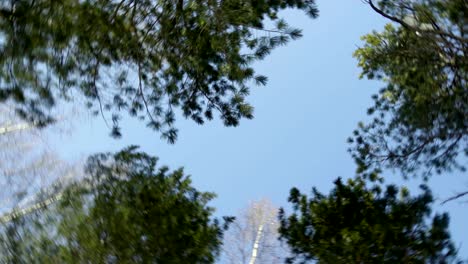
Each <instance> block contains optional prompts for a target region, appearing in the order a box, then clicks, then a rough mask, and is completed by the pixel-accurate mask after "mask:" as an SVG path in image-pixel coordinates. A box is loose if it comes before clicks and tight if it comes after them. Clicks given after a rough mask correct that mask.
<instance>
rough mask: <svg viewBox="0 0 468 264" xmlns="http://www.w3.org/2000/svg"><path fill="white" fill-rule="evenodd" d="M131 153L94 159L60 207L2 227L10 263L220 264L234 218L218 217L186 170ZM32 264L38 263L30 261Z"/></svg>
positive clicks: (64, 194) (208, 195) (209, 195)
mask: <svg viewBox="0 0 468 264" xmlns="http://www.w3.org/2000/svg"><path fill="white" fill-rule="evenodd" d="M156 165H157V159H156V158H155V157H151V156H149V155H147V154H145V153H142V152H138V151H137V149H136V148H135V147H129V148H127V149H124V150H123V151H121V152H119V153H116V154H113V155H112V154H98V155H95V156H92V157H91V158H90V159H89V162H88V164H87V172H88V174H89V178H88V180H87V181H85V182H80V183H78V184H76V185H72V186H69V187H67V189H66V190H65V191H63V192H62V194H61V196H62V197H63V198H61V199H60V202H57V203H55V204H53V205H52V206H51V207H50V208H48V209H43V210H45V211H42V212H40V213H39V214H37V216H36V217H34V214H32V215H24V216H22V217H19V218H15V219H13V221H11V222H9V223H7V224H6V226H4V227H3V229H2V231H4V232H2V233H3V234H2V235H3V236H2V237H1V238H2V239H0V242H2V243H0V250H2V251H1V254H0V255H2V258H3V260H4V261H6V263H11V261H13V260H17V262H14V263H36V261H38V260H41V261H45V262H41V263H51V262H54V263H57V261H58V262H61V263H89V262H92V263H214V261H215V259H216V258H217V256H218V255H219V251H220V249H221V244H222V237H223V232H224V230H225V228H226V227H227V224H228V223H229V222H230V221H231V219H230V218H225V222H224V223H222V222H220V221H218V220H217V219H214V218H213V217H212V214H213V212H214V209H213V208H211V207H209V206H207V203H208V202H209V201H210V200H211V199H212V198H213V197H214V194H212V193H206V192H199V191H198V190H196V189H195V188H193V187H192V186H191V181H190V179H189V177H187V176H185V175H184V172H183V170H182V169H178V170H175V171H172V172H170V171H169V169H168V168H167V167H159V168H157V167H156ZM31 261H32V262H31Z"/></svg>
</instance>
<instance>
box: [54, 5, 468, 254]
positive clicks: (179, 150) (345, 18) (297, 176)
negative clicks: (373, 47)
mask: <svg viewBox="0 0 468 264" xmlns="http://www.w3.org/2000/svg"><path fill="white" fill-rule="evenodd" d="M317 3H318V7H319V10H320V16H319V18H318V19H316V20H311V19H309V18H308V17H306V15H305V14H303V13H300V12H292V11H291V12H285V13H283V15H284V17H285V18H286V20H287V21H288V23H289V24H290V25H291V26H295V27H299V28H302V29H303V33H304V37H303V38H301V39H299V40H297V41H294V42H290V43H289V44H288V45H287V46H284V47H280V48H278V49H276V50H275V51H274V52H273V53H272V55H270V56H269V57H267V59H266V60H264V61H263V62H261V63H258V64H257V65H256V70H257V72H258V73H262V74H264V75H266V76H268V78H269V82H268V85H267V86H266V87H259V88H253V89H252V93H251V96H250V98H249V101H250V102H251V103H252V104H253V105H254V107H255V118H254V119H253V120H243V121H242V122H241V124H240V126H238V127H235V128H227V127H224V126H223V125H222V122H220V121H219V120H215V121H212V122H210V123H207V124H205V125H203V126H199V125H196V124H195V123H194V122H192V121H187V120H183V119H181V118H179V119H178V121H177V127H178V128H179V131H180V133H179V139H178V141H177V142H176V144H175V145H169V144H167V143H166V142H165V141H162V140H160V137H159V134H158V133H156V132H154V131H151V130H149V129H147V128H146V127H145V125H144V124H143V123H140V122H138V121H137V120H125V121H124V122H123V123H122V127H123V131H122V132H123V138H122V139H120V140H115V139H112V138H110V137H109V136H108V135H109V132H110V131H109V130H108V129H107V127H105V125H104V122H103V120H102V119H101V118H99V117H98V118H95V119H92V120H90V121H86V122H82V123H83V124H79V125H76V130H75V133H74V134H73V135H72V136H71V138H63V139H60V140H59V139H57V140H56V144H57V146H56V147H57V148H58V149H59V151H60V152H61V153H62V154H63V155H64V156H65V157H67V159H70V160H73V159H76V158H80V157H83V156H87V155H89V154H91V153H95V152H102V151H115V150H119V149H121V148H123V147H124V146H127V145H130V144H132V145H140V146H141V149H142V150H144V151H147V152H148V153H150V154H152V155H157V156H159V157H160V164H162V165H169V166H170V167H171V168H176V167H180V166H184V167H185V168H186V173H188V174H190V175H192V180H193V182H194V184H195V186H196V187H197V188H199V189H200V190H203V191H212V192H215V193H217V195H218V197H217V198H216V199H215V200H214V201H213V202H212V205H213V206H214V207H216V208H217V215H220V216H221V215H235V214H236V213H237V212H238V210H239V209H241V208H243V207H245V206H246V205H247V204H248V202H249V201H252V200H257V199H260V198H264V197H266V198H269V199H271V200H272V201H273V202H274V203H276V204H277V205H278V206H287V197H288V193H289V190H290V188H291V187H298V188H299V189H301V190H303V191H305V192H308V191H309V190H310V189H311V188H312V187H313V186H316V187H317V188H318V189H319V190H321V191H322V192H328V191H329V190H330V189H331V188H332V182H333V180H334V179H336V178H337V177H338V176H341V177H344V178H347V177H352V176H354V172H355V169H356V166H355V165H354V162H353V160H352V159H351V157H350V155H349V153H348V152H347V148H348V145H347V143H346V139H347V137H349V136H350V135H351V133H352V131H353V129H354V128H355V127H356V124H357V122H358V121H360V120H365V119H366V109H367V107H369V106H371V104H372V101H371V99H370V96H371V95H372V94H373V93H376V92H377V91H378V89H379V88H380V87H381V86H382V84H381V83H378V82H371V81H367V80H359V78H358V76H359V73H360V70H359V68H357V66H356V65H357V62H356V60H355V59H354V58H353V57H352V53H353V51H354V50H355V49H356V48H357V47H358V46H359V45H360V44H361V41H360V36H362V35H364V34H366V33H370V32H371V31H372V30H381V29H382V28H383V25H384V24H385V23H386V22H387V21H386V20H384V19H383V18H382V17H380V16H379V15H378V14H376V13H375V12H373V11H372V10H371V9H370V8H369V7H368V6H367V5H365V4H364V3H363V2H362V1H359V0H351V1H350V0H335V1H325V0H321V1H318V2H317ZM386 175H388V178H387V182H396V183H398V184H409V185H410V186H412V187H413V188H414V189H416V188H415V187H416V186H417V185H418V184H419V183H420V181H419V180H413V181H411V182H403V180H402V178H401V177H400V176H399V175H395V176H392V175H393V174H392V173H391V172H388V173H386ZM461 176H466V175H462V174H461V173H458V174H454V175H444V176H436V177H434V178H432V179H431V180H430V185H431V186H432V188H433V191H434V194H435V197H436V198H438V199H440V200H442V199H443V198H447V197H449V196H450V195H453V194H454V193H455V192H456V191H462V190H464V189H466V188H468V179H467V178H466V177H461ZM440 200H438V201H437V202H436V203H437V206H436V209H437V211H448V212H449V213H450V216H451V230H452V235H453V238H454V240H455V242H456V243H457V244H456V245H457V246H459V247H460V253H461V256H462V257H464V258H467V257H468V210H467V209H468V203H463V201H465V200H466V199H465V200H463V199H462V200H460V201H454V202H451V203H449V204H446V205H444V206H439V204H440ZM462 242H464V243H462Z"/></svg>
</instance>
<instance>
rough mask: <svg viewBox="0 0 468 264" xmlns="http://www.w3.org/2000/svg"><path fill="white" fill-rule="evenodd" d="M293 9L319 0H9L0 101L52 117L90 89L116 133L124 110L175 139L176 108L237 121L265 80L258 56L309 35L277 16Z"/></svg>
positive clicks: (199, 117)
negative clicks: (252, 90)
mask: <svg viewBox="0 0 468 264" xmlns="http://www.w3.org/2000/svg"><path fill="white" fill-rule="evenodd" d="M288 8H297V9H300V10H304V11H305V12H306V13H307V14H308V15H309V16H311V17H313V18H315V17H316V16H317V13H318V11H317V9H316V6H315V3H314V0H262V1H258V0H255V1H253V0H249V1H245V0H222V1H217V0H216V1H215V0H177V1H173V0H171V1H169V0H138V1H136V0H85V1H81V0H60V1H49V0H21V1H17V0H6V1H2V3H1V4H0V54H1V55H0V67H1V69H2V70H1V71H0V100H2V101H4V100H7V99H10V100H13V101H15V102H16V103H18V111H19V113H20V114H21V115H22V117H23V118H27V119H30V120H35V121H37V122H38V123H39V124H42V125H46V124H47V123H48V122H51V121H52V117H51V116H49V115H48V114H47V112H46V111H47V110H48V109H50V108H51V107H53V106H54V104H55V102H56V101H57V99H58V98H61V99H76V98H80V97H81V96H79V95H82V96H84V98H85V99H86V100H87V101H88V106H90V107H92V109H94V110H95V113H96V114H98V113H99V112H101V113H103V112H107V111H109V112H110V113H112V121H113V130H112V133H113V135H114V136H120V130H119V126H118V123H119V122H118V121H119V119H120V118H121V112H122V111H127V112H128V113H129V114H130V115H131V116H135V117H139V118H141V119H147V125H148V126H149V127H151V128H153V129H155V130H160V131H161V132H162V136H163V137H165V138H167V139H168V140H169V141H170V142H174V141H175V139H176V136H177V130H176V129H175V127H174V126H173V124H174V121H175V117H174V116H175V114H174V109H175V108H179V109H181V110H182V112H183V115H184V116H185V117H187V118H191V119H193V120H194V121H195V122H197V123H200V124H201V123H203V122H205V120H211V119H212V118H213V112H214V111H217V112H219V113H220V117H221V119H222V120H223V121H224V123H225V125H228V126H235V125H237V124H238V122H239V120H240V119H241V118H252V114H253V108H252V106H251V105H249V104H248V103H247V102H246V101H245V98H246V96H247V95H248V94H249V86H250V85H251V84H253V83H255V82H256V83H257V85H264V84H265V83H266V77H264V76H261V75H256V74H255V71H254V69H253V68H252V64H253V63H254V62H255V61H258V60H262V59H263V58H265V56H267V55H268V54H269V53H270V52H271V50H272V49H274V48H275V47H278V46H280V45H284V44H286V43H287V42H288V41H289V40H291V39H296V38H298V37H300V36H301V31H300V30H298V29H294V28H291V27H289V26H288V24H287V23H286V22H285V21H284V20H282V19H280V18H279V17H278V12H279V11H281V10H284V9H288ZM267 21H268V24H270V22H273V24H275V25H276V27H275V28H272V29H269V28H266V27H265V25H264V24H265V22H267ZM76 91H78V93H76Z"/></svg>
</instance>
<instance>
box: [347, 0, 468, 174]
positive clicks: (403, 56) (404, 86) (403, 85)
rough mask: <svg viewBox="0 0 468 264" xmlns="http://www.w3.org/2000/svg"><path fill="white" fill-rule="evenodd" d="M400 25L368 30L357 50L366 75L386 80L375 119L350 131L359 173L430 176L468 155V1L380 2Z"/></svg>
mask: <svg viewBox="0 0 468 264" xmlns="http://www.w3.org/2000/svg"><path fill="white" fill-rule="evenodd" d="M369 4H370V5H371V7H372V8H373V9H374V10H375V11H376V12H377V13H379V14H381V15H382V16H384V17H386V18H388V19H390V20H391V21H392V22H396V23H397V26H395V25H394V24H388V25H386V26H385V29H384V30H383V32H373V33H371V34H369V35H366V36H364V37H363V40H364V46H362V47H361V48H359V49H358V50H356V52H355V57H356V58H357V59H358V61H359V66H360V67H361V68H362V77H367V78H369V79H376V80H382V81H383V82H385V83H386V86H385V87H384V88H382V89H381V90H380V92H379V93H378V94H376V95H374V96H373V99H374V101H375V104H374V106H373V107H371V108H370V109H369V110H368V113H369V114H370V115H371V117H372V118H373V119H372V121H371V122H370V123H368V124H360V126H359V128H358V129H357V130H356V131H355V132H354V136H353V137H352V138H350V142H351V143H353V147H352V148H351V151H352V153H353V155H354V157H355V158H356V160H357V162H358V164H359V165H360V168H359V172H360V173H361V172H363V173H372V171H374V170H375V169H376V170H377V172H378V171H379V170H380V169H381V168H382V164H383V165H384V166H383V167H387V168H392V169H395V168H396V169H400V170H401V171H402V172H403V175H405V176H409V175H411V174H412V175H418V174H419V173H421V172H422V173H423V175H424V176H429V175H431V174H432V173H433V172H436V173H441V172H443V171H450V170H453V169H461V170H465V168H464V166H463V163H464V162H461V161H462V160H463V158H466V157H467V155H468V137H467V135H468V89H467V77H468V71H467V70H468V60H467V59H466V54H467V51H468V50H467V48H468V32H467V30H468V20H467V19H466V14H467V13H468V5H466V1H465V0H454V1H435V0H418V1H395V0H385V1H379V5H374V3H373V2H372V1H369Z"/></svg>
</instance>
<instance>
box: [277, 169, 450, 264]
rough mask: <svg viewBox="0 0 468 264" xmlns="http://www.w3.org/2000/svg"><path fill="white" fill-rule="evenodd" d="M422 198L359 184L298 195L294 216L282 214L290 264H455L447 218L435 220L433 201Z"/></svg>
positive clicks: (427, 195)
mask: <svg viewBox="0 0 468 264" xmlns="http://www.w3.org/2000/svg"><path fill="white" fill-rule="evenodd" d="M422 190H423V193H422V194H421V195H419V196H410V195H409V193H408V191H407V190H406V189H405V188H402V189H401V190H398V188H396V187H395V186H391V185H390V186H387V187H386V188H385V189H384V190H382V188H381V187H380V186H379V185H374V186H372V187H367V186H366V184H365V182H364V180H362V179H360V178H357V179H355V180H349V181H348V183H346V184H344V183H343V182H342V181H341V180H340V179H338V180H337V181H335V187H334V189H333V190H332V191H331V192H330V194H328V195H324V194H322V193H320V192H318V191H317V190H316V189H315V188H314V189H313V190H312V196H311V197H310V198H309V197H307V195H305V194H302V193H300V192H299V190H297V189H295V188H294V189H292V190H291V194H290V197H289V202H291V204H292V206H293V210H294V212H293V213H292V214H290V215H288V214H287V213H286V212H285V211H284V210H283V209H282V210H281V211H280V216H279V217H280V221H281V227H280V229H279V232H280V235H281V238H282V239H283V240H285V241H286V242H287V243H288V244H289V246H290V247H291V250H292V252H293V257H291V258H290V259H289V262H290V263H293V262H294V261H298V262H300V263H306V262H308V261H312V260H315V261H316V262H315V263H334V264H339V263H343V264H344V263H379V264H380V263H453V262H456V250H455V248H454V246H453V243H452V241H451V240H450V235H449V233H448V224H449V218H448V215H447V214H442V215H439V214H436V215H435V216H433V217H431V209H430V205H431V203H432V202H433V198H432V195H431V193H430V191H429V190H428V189H427V187H422Z"/></svg>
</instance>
